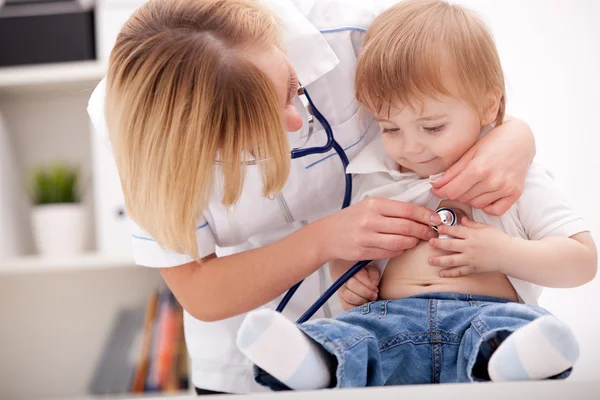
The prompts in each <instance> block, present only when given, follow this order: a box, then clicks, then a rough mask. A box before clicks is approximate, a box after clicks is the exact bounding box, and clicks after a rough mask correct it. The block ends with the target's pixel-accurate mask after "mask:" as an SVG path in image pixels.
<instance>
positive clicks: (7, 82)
mask: <svg viewBox="0 0 600 400" xmlns="http://www.w3.org/2000/svg"><path fill="white" fill-rule="evenodd" d="M105 74H106V64H105V63H103V62H100V61H82V62H69V63H59V64H44V65H32V66H23V67H10V68H0V94H2V93H4V94H6V93H13V94H15V93H22V92H35V91H39V90H59V91H64V90H65V89H69V90H77V88H78V87H79V88H82V89H83V88H88V87H89V86H90V85H94V84H96V83H98V81H100V80H101V79H102V78H103V77H104V75H105Z"/></svg>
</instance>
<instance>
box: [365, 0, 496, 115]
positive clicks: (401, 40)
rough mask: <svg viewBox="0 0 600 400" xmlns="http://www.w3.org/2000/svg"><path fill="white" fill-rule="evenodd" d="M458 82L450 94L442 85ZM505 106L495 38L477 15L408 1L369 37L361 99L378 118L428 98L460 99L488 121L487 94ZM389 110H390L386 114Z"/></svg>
mask: <svg viewBox="0 0 600 400" xmlns="http://www.w3.org/2000/svg"><path fill="white" fill-rule="evenodd" d="M444 78H446V81H451V82H453V84H454V85H453V86H455V89H456V90H457V91H458V93H450V91H449V90H450V89H449V88H447V87H445V86H444V84H443V82H444ZM490 91H492V93H494V94H497V95H498V96H499V99H498V100H499V108H498V113H497V115H496V122H495V123H496V125H499V124H501V123H502V120H503V118H504V111H505V106H506V91H505V87H504V74H503V72H502V66H501V64H500V58H499V56H498V52H497V50H496V46H495V44H494V39H493V37H492V34H491V33H490V31H489V30H488V29H487V27H486V25H485V24H484V23H483V22H482V21H481V20H480V19H479V18H478V17H477V16H476V15H475V14H474V13H472V12H470V11H468V10H466V9H465V8H463V7H460V6H457V5H451V4H448V3H446V2H445V1H440V0H405V1H402V2H400V3H398V4H396V5H394V6H393V7H391V8H389V9H388V10H386V11H385V12H383V13H382V14H381V15H379V16H378V17H377V18H376V19H375V20H374V22H373V24H372V25H371V27H370V28H369V30H368V31H367V34H366V36H365V41H364V45H363V50H362V52H361V54H360V56H359V61H358V65H357V70H356V97H357V99H358V100H359V101H360V102H361V103H362V104H364V105H365V106H366V107H367V108H369V109H370V110H371V111H373V112H374V113H375V114H378V115H387V114H389V107H390V106H392V105H395V104H398V103H401V104H405V105H408V106H409V107H411V108H412V109H415V107H417V106H419V102H422V101H423V100H424V98H425V97H435V96H436V95H446V96H458V97H460V98H461V99H463V100H464V101H466V102H467V103H468V104H470V105H471V106H472V107H474V108H475V109H476V110H478V111H479V113H480V115H483V112H484V109H485V107H486V105H487V104H488V103H489V100H488V97H487V96H488V94H489V93H490ZM386 108H387V109H386Z"/></svg>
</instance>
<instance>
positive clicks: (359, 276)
mask: <svg viewBox="0 0 600 400" xmlns="http://www.w3.org/2000/svg"><path fill="white" fill-rule="evenodd" d="M380 278H381V276H380V274H379V269H377V267H375V266H374V265H372V264H369V265H367V266H366V267H364V268H363V269H361V270H360V271H358V272H357V273H356V275H354V276H353V277H352V278H350V279H349V280H348V282H346V283H345V284H344V286H342V287H341V288H340V289H339V290H338V296H339V297H340V302H341V303H342V307H343V308H344V310H350V309H351V308H354V307H358V306H362V305H363V304H366V303H368V302H370V301H375V300H377V296H378V294H379V288H378V287H377V286H378V285H379V280H380Z"/></svg>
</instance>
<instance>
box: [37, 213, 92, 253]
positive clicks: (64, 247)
mask: <svg viewBox="0 0 600 400" xmlns="http://www.w3.org/2000/svg"><path fill="white" fill-rule="evenodd" d="M85 211H86V210H85V208H84V207H83V205H82V204H75V203H64V204H46V205H42V206H36V207H34V208H33V210H32V223H33V235H34V237H35V241H36V244H37V248H38V251H39V253H40V254H42V255H48V256H64V255H73V254H78V253H82V252H83V251H84V250H85V246H86V243H87V238H88V228H89V227H88V219H87V215H86V212H85Z"/></svg>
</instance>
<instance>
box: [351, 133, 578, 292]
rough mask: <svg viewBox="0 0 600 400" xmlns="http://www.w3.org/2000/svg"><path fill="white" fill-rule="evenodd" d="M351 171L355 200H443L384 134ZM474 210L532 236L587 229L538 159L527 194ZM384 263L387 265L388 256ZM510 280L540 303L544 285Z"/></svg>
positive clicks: (432, 204) (476, 216) (515, 233)
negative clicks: (406, 167)
mask: <svg viewBox="0 0 600 400" xmlns="http://www.w3.org/2000/svg"><path fill="white" fill-rule="evenodd" d="M347 172H348V173H351V174H354V180H353V183H354V184H353V186H354V187H353V200H352V203H355V202H358V201H361V200H363V199H365V198H367V197H384V198H389V199H393V200H398V201H403V202H407V203H413V204H418V205H421V206H423V207H427V208H429V209H431V210H435V209H437V208H438V205H439V204H440V202H441V199H439V198H438V197H436V196H434V195H433V194H432V193H431V188H432V186H431V183H430V181H431V179H433V178H434V176H431V177H429V178H421V177H419V176H418V175H417V174H416V173H414V172H407V173H401V172H400V171H398V164H397V163H396V162H395V161H394V160H393V159H391V158H390V157H389V156H388V155H387V154H386V153H385V151H384V147H383V142H382V139H381V137H378V138H377V139H375V140H373V141H372V142H371V143H369V144H368V145H367V146H366V147H365V148H364V149H363V150H362V151H361V152H360V153H359V154H358V155H357V156H356V157H355V158H354V159H353V160H352V162H350V165H349V166H348V168H347ZM436 176H438V175H436ZM472 211H473V220H474V221H476V222H481V223H484V224H488V225H492V226H495V227H496V228H498V229H500V230H501V231H503V232H505V233H506V234H508V235H509V236H511V237H521V238H523V239H529V240H540V239H543V238H545V237H550V236H563V237H570V236H573V235H575V234H577V233H581V232H586V231H588V230H589V229H588V228H587V227H586V225H585V223H584V221H583V218H582V217H581V216H580V215H579V214H577V213H576V212H575V211H574V210H573V208H572V207H571V206H570V205H569V203H568V201H567V200H566V198H565V196H564V194H563V193H561V192H560V190H558V188H557V187H556V185H555V183H554V181H553V179H552V175H551V173H550V172H549V171H548V170H546V169H545V168H543V167H542V166H540V165H539V164H535V163H534V164H532V165H531V166H530V167H529V171H528V172H527V177H526V179H525V187H524V189H523V194H522V195H521V197H520V198H519V200H517V202H516V203H515V204H514V205H513V206H512V207H511V208H510V209H509V210H508V211H507V212H506V213H505V214H504V215H502V216H500V217H496V216H494V215H489V214H486V213H485V212H483V211H482V210H479V209H476V208H473V209H472ZM380 265H381V266H384V265H385V261H384V262H381V263H380ZM523 267H524V268H526V267H527V266H523ZM508 279H509V280H510V282H511V283H512V285H513V287H514V288H515V290H516V291H517V294H518V295H519V297H520V299H521V301H522V302H524V303H526V304H537V301H538V299H539V297H540V294H541V293H542V287H541V286H538V285H534V284H533V283H529V282H525V281H522V280H519V279H515V278H512V277H510V276H509V277H508Z"/></svg>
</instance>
